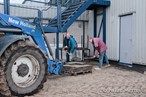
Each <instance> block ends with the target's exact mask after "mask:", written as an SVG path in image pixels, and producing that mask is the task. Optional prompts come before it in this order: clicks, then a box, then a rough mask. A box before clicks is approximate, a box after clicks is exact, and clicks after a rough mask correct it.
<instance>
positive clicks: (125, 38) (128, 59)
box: [120, 15, 132, 64]
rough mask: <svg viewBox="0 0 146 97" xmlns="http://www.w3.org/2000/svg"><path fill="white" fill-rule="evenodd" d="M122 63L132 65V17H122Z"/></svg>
mask: <svg viewBox="0 0 146 97" xmlns="http://www.w3.org/2000/svg"><path fill="white" fill-rule="evenodd" d="M120 63H126V64H132V15H126V16H121V17H120Z"/></svg>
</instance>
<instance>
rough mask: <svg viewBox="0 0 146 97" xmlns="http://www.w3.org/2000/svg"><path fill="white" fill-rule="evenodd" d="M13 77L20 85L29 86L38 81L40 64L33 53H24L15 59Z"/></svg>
mask: <svg viewBox="0 0 146 97" xmlns="http://www.w3.org/2000/svg"><path fill="white" fill-rule="evenodd" d="M11 70H12V72H11V75H12V79H13V81H14V83H15V84H16V85H17V86H19V87H28V86H30V85H32V84H33V83H35V82H36V80H37V78H38V76H39V71H40V65H39V62H38V60H37V59H36V58H35V57H34V56H32V55H23V56H20V57H19V58H17V59H16V60H15V62H14V63H13V65H12V69H11Z"/></svg>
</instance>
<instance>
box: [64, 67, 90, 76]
mask: <svg viewBox="0 0 146 97" xmlns="http://www.w3.org/2000/svg"><path fill="white" fill-rule="evenodd" d="M62 72H63V74H69V75H78V74H85V73H92V66H91V65H76V64H75V65H64V66H63V69H62Z"/></svg>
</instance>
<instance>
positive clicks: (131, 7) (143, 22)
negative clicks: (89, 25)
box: [107, 0, 146, 65]
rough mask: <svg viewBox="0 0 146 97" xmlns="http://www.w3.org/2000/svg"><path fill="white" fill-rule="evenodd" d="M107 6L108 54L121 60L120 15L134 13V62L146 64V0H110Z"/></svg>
mask: <svg viewBox="0 0 146 97" xmlns="http://www.w3.org/2000/svg"><path fill="white" fill-rule="evenodd" d="M110 1H111V6H110V7H109V8H107V46H108V51H107V54H108V56H109V59H112V60H119V37H120V35H119V33H120V26H119V25H120V17H119V16H120V15H124V14H128V13H133V17H132V18H133V32H132V33H133V34H132V46H133V47H132V62H133V63H136V64H143V65H146V51H145V48H146V44H145V41H146V11H145V9H146V0H110Z"/></svg>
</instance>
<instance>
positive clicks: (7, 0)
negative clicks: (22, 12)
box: [4, 0, 10, 15]
mask: <svg viewBox="0 0 146 97" xmlns="http://www.w3.org/2000/svg"><path fill="white" fill-rule="evenodd" d="M4 14H8V15H9V14H10V0H4Z"/></svg>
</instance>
